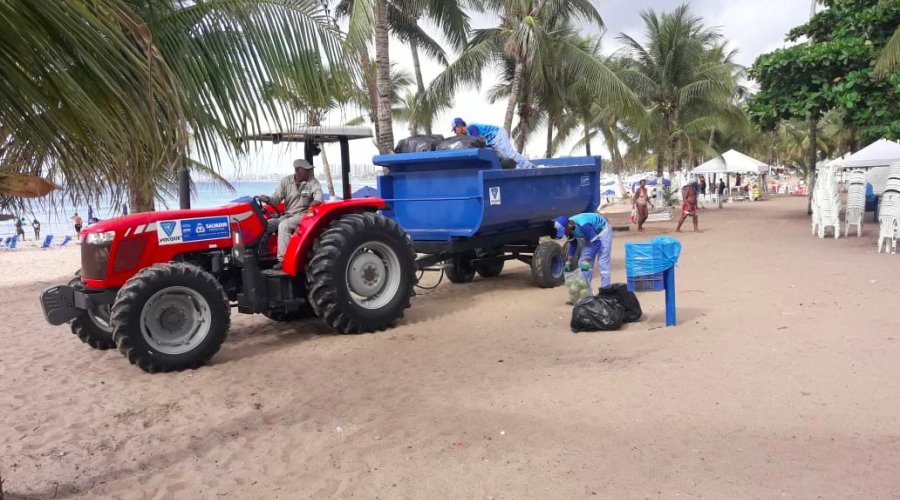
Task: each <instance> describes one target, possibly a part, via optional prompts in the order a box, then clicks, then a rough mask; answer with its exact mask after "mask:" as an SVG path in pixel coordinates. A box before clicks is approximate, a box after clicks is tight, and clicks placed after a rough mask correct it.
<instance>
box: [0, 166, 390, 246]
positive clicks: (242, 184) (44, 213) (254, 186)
mask: <svg viewBox="0 0 900 500" xmlns="http://www.w3.org/2000/svg"><path fill="white" fill-rule="evenodd" d="M319 180H320V182H321V183H322V189H323V190H326V191H327V189H326V188H325V182H324V180H322V179H319ZM334 183H335V190H336V191H337V192H338V195H340V190H341V188H340V179H339V178H335V179H334ZM231 184H232V185H233V186H234V191H231V190H229V189H227V188H226V187H224V186H222V185H220V184H216V183H212V182H197V183H196V184H195V186H196V192H195V193H194V194H193V195H192V196H191V208H208V207H217V206H220V205H224V204H226V203H228V202H229V201H231V200H234V199H236V198H240V197H242V196H248V195H250V196H253V195H260V194H269V195H271V194H272V193H273V192H275V187H276V186H277V185H278V182H277V181H232V182H231ZM375 185H376V181H375V178H374V177H361V178H353V179H351V186H352V188H353V189H354V190H356V189H359V188H361V187H364V186H372V187H374V186H375ZM90 208H91V209H92V211H93V214H94V217H97V218H98V219H101V220H102V219H109V218H112V217H117V216H120V215H122V206H121V205H117V206H115V207H114V206H112V204H111V203H110V201H109V200H104V199H101V200H100V203H99V204H97V205H92V206H91V207H90ZM177 208H178V200H177V199H166V200H163V201H162V202H160V201H157V203H156V209H157V210H167V209H170V210H171V209H177ZM76 212H77V213H78V214H79V215H80V216H81V218H82V219H83V220H84V222H85V224H86V223H87V221H88V204H87V203H81V204H78V205H77V206H74V205H73V206H66V207H62V208H57V209H55V210H54V209H51V208H49V207H46V208H41V207H39V206H35V207H33V209H32V210H29V211H27V212H25V213H24V214H20V215H24V217H25V219H26V220H27V221H28V226H27V227H26V228H25V239H26V241H31V240H34V230H32V228H31V221H33V220H34V219H35V218H37V219H38V221H39V222H40V223H41V237H42V238H43V237H44V236H45V235H47V234H53V235H54V240H56V239H57V238H59V239H62V236H63V235H66V234H74V232H75V227H74V225H73V223H72V220H71V218H72V216H74V215H75V213H76ZM129 212H130V209H129ZM15 233H16V228H15V224H14V222H13V221H11V220H10V221H3V222H0V237H3V238H5V237H6V236H11V235H13V234H15Z"/></svg>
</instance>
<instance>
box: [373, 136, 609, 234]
mask: <svg viewBox="0 0 900 500" xmlns="http://www.w3.org/2000/svg"><path fill="white" fill-rule="evenodd" d="M373 162H374V163H375V164H376V165H380V166H382V167H386V168H388V169H389V171H390V173H389V174H388V175H384V176H382V177H379V178H378V191H379V193H380V194H381V197H382V198H384V199H385V200H386V201H387V204H388V207H389V208H388V209H386V210H384V211H383V213H384V215H385V216H387V217H390V218H393V219H395V220H396V221H397V222H398V223H399V224H400V226H401V227H402V228H403V229H404V230H405V231H406V232H407V233H408V234H409V235H410V237H411V238H412V239H413V240H414V241H451V240H456V239H460V238H470V237H473V236H484V235H490V234H498V233H503V232H507V231H517V230H526V229H531V228H536V227H547V228H548V233H547V234H549V229H550V228H551V227H552V225H551V224H550V221H551V220H552V219H553V218H554V217H557V216H559V215H571V214H576V213H580V212H593V211H594V210H596V209H597V205H598V203H599V197H600V190H599V185H600V184H599V183H600V158H599V157H596V156H583V157H573V158H554V159H543V160H534V163H535V164H536V165H542V166H546V167H544V168H533V169H520V170H504V169H502V168H501V167H500V163H499V161H498V159H497V155H496V153H494V151H493V150H491V149H462V150H454V151H431V152H424V153H404V154H393V155H379V156H376V157H375V158H374V159H373Z"/></svg>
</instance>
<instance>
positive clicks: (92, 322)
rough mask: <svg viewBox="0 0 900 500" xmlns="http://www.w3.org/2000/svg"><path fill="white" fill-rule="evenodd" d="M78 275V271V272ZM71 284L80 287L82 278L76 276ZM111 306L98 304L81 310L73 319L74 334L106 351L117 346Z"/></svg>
mask: <svg viewBox="0 0 900 500" xmlns="http://www.w3.org/2000/svg"><path fill="white" fill-rule="evenodd" d="M76 276H78V273H76ZM69 286H72V287H80V286H81V278H78V277H76V278H74V279H72V281H70V282H69ZM109 310H110V307H109V305H103V306H97V307H95V308H94V309H92V310H88V311H83V310H79V312H78V316H76V317H75V319H73V320H72V323H71V325H70V326H71V329H72V334H74V335H75V336H76V337H78V340H80V341H82V342H84V343H85V344H87V345H89V346H91V347H93V348H94V349H97V350H100V351H105V350H107V349H112V348H113V347H115V346H116V342H115V341H114V340H113V336H112V327H111V326H110V319H109V314H110V311H109Z"/></svg>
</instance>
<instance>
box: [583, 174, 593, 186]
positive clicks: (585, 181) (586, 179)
mask: <svg viewBox="0 0 900 500" xmlns="http://www.w3.org/2000/svg"><path fill="white" fill-rule="evenodd" d="M590 185H591V178H590V177H589V176H587V175H582V176H581V187H585V186H590Z"/></svg>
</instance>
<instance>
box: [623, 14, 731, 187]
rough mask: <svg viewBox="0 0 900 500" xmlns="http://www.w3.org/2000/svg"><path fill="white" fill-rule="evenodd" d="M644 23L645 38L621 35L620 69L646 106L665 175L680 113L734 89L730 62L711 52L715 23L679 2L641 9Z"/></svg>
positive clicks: (715, 103)
mask: <svg viewBox="0 0 900 500" xmlns="http://www.w3.org/2000/svg"><path fill="white" fill-rule="evenodd" d="M641 17H642V18H643V20H644V24H645V27H646V32H645V40H644V43H643V44H642V43H640V42H638V41H637V40H635V39H634V38H632V37H631V36H629V35H626V34H624V33H623V34H621V35H619V38H620V40H621V41H622V42H623V43H624V44H625V50H626V54H627V56H626V57H625V58H624V59H623V63H624V66H625V67H624V69H623V70H622V71H621V73H620V75H621V77H622V79H623V81H625V82H627V83H628V84H629V85H630V86H631V88H633V89H634V90H635V92H636V93H637V94H638V95H640V96H641V97H642V98H643V100H644V103H645V105H646V106H647V107H648V113H649V116H648V122H647V130H645V132H646V133H647V136H648V138H652V141H653V143H654V145H653V149H654V150H655V153H656V169H657V175H658V176H660V177H661V176H662V173H663V165H665V164H666V158H667V153H671V158H672V160H673V161H672V163H671V164H670V170H672V169H673V168H674V162H675V158H676V155H675V150H676V146H677V145H678V144H679V140H680V137H682V135H683V130H682V129H681V127H679V124H680V123H683V117H682V116H681V115H682V113H685V112H687V110H689V108H691V107H694V108H707V111H709V109H708V108H715V107H716V106H718V105H721V104H722V103H724V102H725V101H727V99H728V98H730V96H731V94H732V90H733V87H734V80H733V77H732V73H731V70H732V63H731V62H730V61H724V60H722V58H720V57H712V56H711V54H714V51H715V50H716V48H717V46H718V45H717V44H718V43H719V41H720V39H721V34H720V33H719V32H718V31H717V30H715V29H709V28H707V27H705V26H704V25H703V20H702V19H701V18H699V17H697V16H695V15H693V14H692V13H691V12H690V9H689V7H688V6H687V5H681V6H679V7H678V8H676V9H675V11H674V12H672V13H663V14H661V15H659V14H657V13H656V12H654V11H652V10H651V11H645V12H643V13H641Z"/></svg>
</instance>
